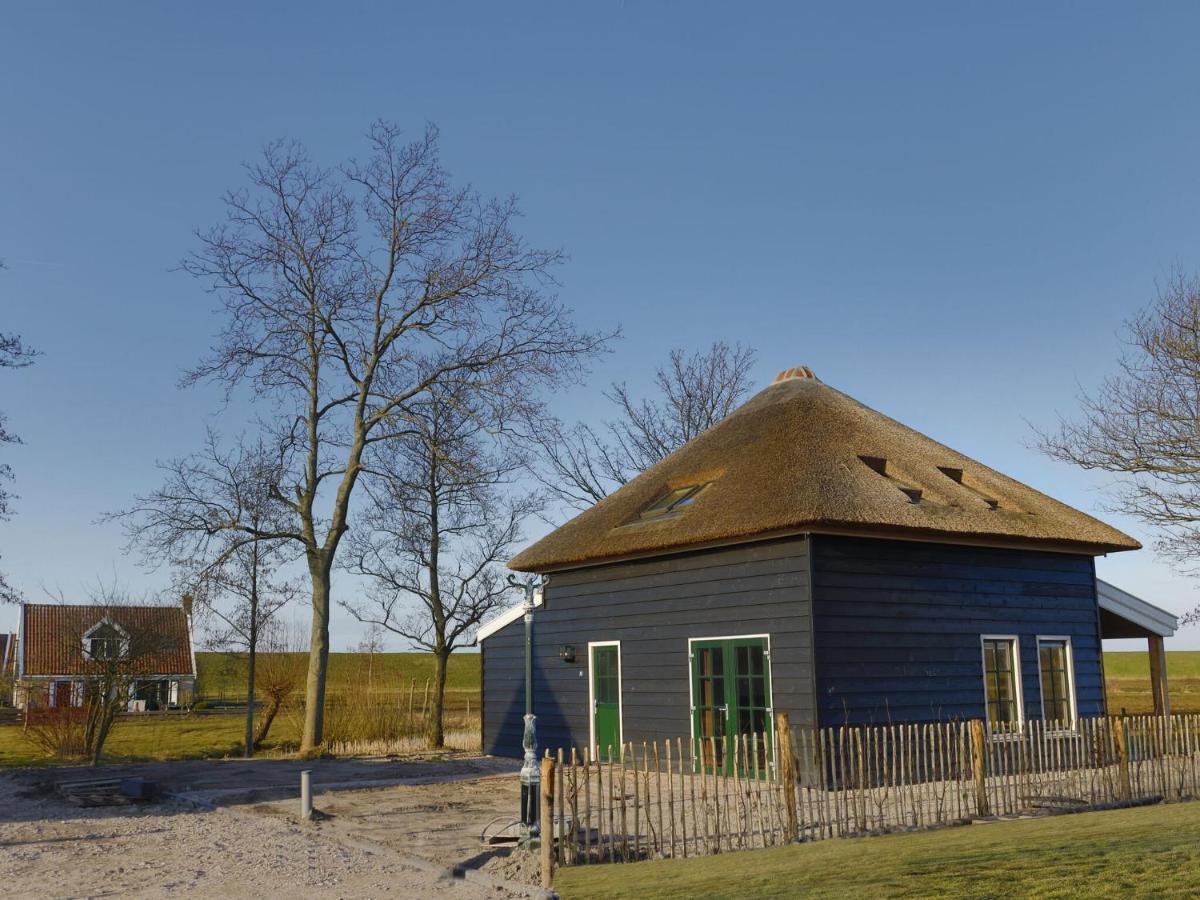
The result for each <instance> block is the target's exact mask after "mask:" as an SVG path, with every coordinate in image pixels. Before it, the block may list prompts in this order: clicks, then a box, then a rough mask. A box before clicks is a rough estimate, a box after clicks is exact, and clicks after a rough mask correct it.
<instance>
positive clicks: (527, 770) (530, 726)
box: [508, 575, 545, 846]
mask: <svg viewBox="0 0 1200 900" xmlns="http://www.w3.org/2000/svg"><path fill="white" fill-rule="evenodd" d="M508 583H509V584H511V585H512V586H513V587H515V588H520V589H521V590H523V591H524V592H525V602H524V609H525V736H524V738H523V739H522V741H521V744H522V746H523V747H524V749H525V759H524V762H523V763H522V764H521V836H520V841H519V843H520V844H521V845H522V846H528V845H529V844H530V842H531V841H533V840H534V839H536V838H537V837H538V833H539V832H538V794H539V788H540V787H541V782H542V776H541V771H540V770H539V769H538V758H537V732H536V728H535V724H534V722H535V717H534V715H533V607H534V602H533V598H534V593H535V592H536V591H537V589H538V588H539V587H543V586H544V584H545V579H538V578H535V577H530V578H527V579H526V580H525V581H523V582H522V581H519V580H518V579H517V577H516V576H515V575H509V576H508Z"/></svg>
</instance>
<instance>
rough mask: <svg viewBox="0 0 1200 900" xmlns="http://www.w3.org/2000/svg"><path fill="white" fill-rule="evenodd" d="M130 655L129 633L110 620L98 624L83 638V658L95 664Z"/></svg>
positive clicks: (103, 620)
mask: <svg viewBox="0 0 1200 900" xmlns="http://www.w3.org/2000/svg"><path fill="white" fill-rule="evenodd" d="M128 653H129V632H127V631H126V630H125V629H124V628H122V627H121V626H120V625H118V624H116V623H115V622H113V621H111V620H109V619H102V620H101V621H99V622H97V623H96V624H95V625H93V626H92V627H91V628H89V629H88V630H87V632H86V633H85V634H84V636H83V658H84V659H87V660H92V661H94V662H104V661H108V660H114V659H121V658H122V657H124V656H126V655H128Z"/></svg>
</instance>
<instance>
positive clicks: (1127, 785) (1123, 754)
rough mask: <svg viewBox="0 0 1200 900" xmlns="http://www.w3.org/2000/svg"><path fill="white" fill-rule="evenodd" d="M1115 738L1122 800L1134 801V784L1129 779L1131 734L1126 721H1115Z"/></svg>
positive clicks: (1126, 801)
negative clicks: (1126, 726) (1126, 727)
mask: <svg viewBox="0 0 1200 900" xmlns="http://www.w3.org/2000/svg"><path fill="white" fill-rule="evenodd" d="M1113 738H1114V739H1115V740H1116V742H1117V772H1118V782H1117V783H1118V786H1119V789H1120V797H1121V800H1122V801H1123V802H1125V803H1128V802H1129V801H1130V800H1132V799H1133V782H1131V781H1130V779H1129V733H1128V732H1127V731H1126V729H1125V720H1124V719H1113Z"/></svg>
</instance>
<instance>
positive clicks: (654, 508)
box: [638, 482, 709, 521]
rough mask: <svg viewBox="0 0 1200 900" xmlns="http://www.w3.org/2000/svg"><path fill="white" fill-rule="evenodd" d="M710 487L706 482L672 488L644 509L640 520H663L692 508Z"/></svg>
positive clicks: (639, 516)
mask: <svg viewBox="0 0 1200 900" xmlns="http://www.w3.org/2000/svg"><path fill="white" fill-rule="evenodd" d="M708 485H709V482H705V483H704V484H690V485H688V486H686V487H680V488H672V489H671V490H669V491H667V492H666V493H665V494H663V495H662V496H661V497H659V498H658V499H657V500H655V501H654V502H653V503H651V504H650V505H649V506H647V507H646V508H645V509H643V510H642V511H641V513H640V514H639V515H638V518H639V519H642V520H643V521H645V520H647V519H661V518H663V517H664V516H669V515H672V514H673V513H677V512H679V511H680V510H682V509H684V508H685V507H687V506H690V505H691V504H692V502H693V501H695V499H696V497H697V495H699V493H700V492H701V491H702V490H704V489H705V488H706V487H708Z"/></svg>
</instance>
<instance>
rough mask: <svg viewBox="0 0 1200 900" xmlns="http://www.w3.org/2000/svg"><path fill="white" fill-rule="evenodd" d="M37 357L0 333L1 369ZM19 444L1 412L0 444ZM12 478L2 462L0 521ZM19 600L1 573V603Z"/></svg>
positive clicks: (18, 339) (8, 513)
mask: <svg viewBox="0 0 1200 900" xmlns="http://www.w3.org/2000/svg"><path fill="white" fill-rule="evenodd" d="M3 268H4V264H3V263H2V262H0V269H3ZM35 356H37V351H36V350H34V349H33V348H32V347H30V346H28V345H27V344H25V343H24V342H23V341H22V340H21V336H20V335H18V334H10V333H4V332H0V369H22V368H24V367H25V366H28V365H32V364H33V359H34V357H35ZM19 443H21V438H20V437H19V436H18V435H16V434H14V433H13V432H11V431H9V430H8V427H7V420H6V418H5V416H4V413H3V412H0V444H19ZM12 477H13V471H12V467H11V466H10V465H9V464H8V463H2V462H0V521H4V520H6V519H8V518H9V517H10V516H11V515H12V511H11V505H10V504H11V503H12V501H13V500H14V499H16V498H15V497H14V495H12V494H10V493H9V492H8V491H7V490H6V489H5V488H4V482H6V481H11V480H12ZM17 599H18V593H17V591H16V590H15V589H14V588H13V587H12V586H11V585H10V584H9V583H8V582H7V581H6V580H5V578H4V574H3V573H0V601H9V602H16V601H17Z"/></svg>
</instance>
